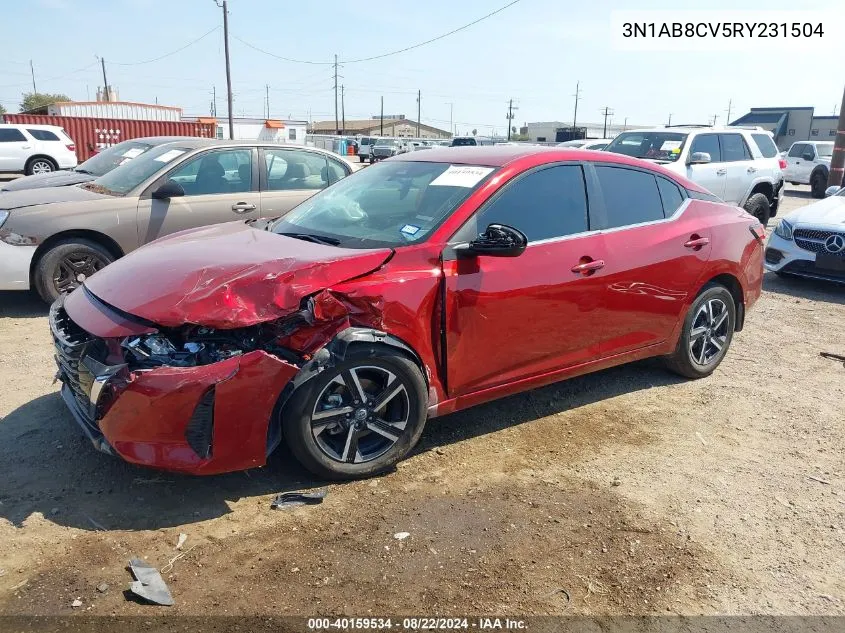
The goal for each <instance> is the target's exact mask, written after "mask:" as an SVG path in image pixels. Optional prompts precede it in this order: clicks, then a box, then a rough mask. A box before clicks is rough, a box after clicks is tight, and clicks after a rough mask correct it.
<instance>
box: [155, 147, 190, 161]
mask: <svg viewBox="0 0 845 633" xmlns="http://www.w3.org/2000/svg"><path fill="white" fill-rule="evenodd" d="M184 153H185V150H183V149H172V150H170V151H169V152H164V154H162V155H161V156H156V157H155V159H154V160H157V161H158V162H160V163H169V162H170V161H172V160H173V159H174V158H176V157H177V156H181V155H182V154H184Z"/></svg>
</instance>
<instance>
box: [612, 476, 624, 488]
mask: <svg viewBox="0 0 845 633" xmlns="http://www.w3.org/2000/svg"><path fill="white" fill-rule="evenodd" d="M610 485H611V486H621V485H622V480H621V479H619V477H618V476H617V477H614V478H613V480H612V481H611V482H610Z"/></svg>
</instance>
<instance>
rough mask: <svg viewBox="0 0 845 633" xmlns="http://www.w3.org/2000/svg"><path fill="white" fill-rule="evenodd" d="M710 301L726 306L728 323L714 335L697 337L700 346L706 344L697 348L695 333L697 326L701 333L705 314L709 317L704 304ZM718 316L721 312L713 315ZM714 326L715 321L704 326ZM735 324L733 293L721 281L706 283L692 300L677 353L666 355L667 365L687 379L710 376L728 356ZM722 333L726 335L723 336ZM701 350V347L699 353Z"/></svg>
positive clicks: (714, 332)
mask: <svg viewBox="0 0 845 633" xmlns="http://www.w3.org/2000/svg"><path fill="white" fill-rule="evenodd" d="M708 302H714V303H713V306H714V307H715V304H716V303H721V305H722V306H724V307H725V309H726V312H727V315H726V318H725V320H726V323H725V327H724V329H722V327H721V326H720V327H719V328H717V329H716V330H715V331H713V332H712V333H713V336H712V337H711V336H710V334H709V333H708V334H706V335H704V336H699V337H695V338H696V339H697V340H698V341H699V342H700V343H701V345H702V346H704V347H698V343H695V344H693V343H692V340H693V336H692V332H693V328H694V327H695V329H696V330H699V332H700V330H701V329H702V323H703V322H702V317H704V319H705V320H706V317H707V313H706V307H705V306H706V304H707V303H708ZM703 309H704V310H705V312H704V313H702V310H703ZM719 315H721V312H719V313H718V314H714V316H715V317H718V316H719ZM711 325H712V322H711V323H710V324H708V325H707V326H704V327H710V326H711ZM735 327H736V305H735V304H734V298H733V295H731V293H730V291H729V290H728V289H727V288H725V287H724V286H722V285H720V284H715V283H710V284H707V285H706V286H705V287H704V288H703V289H702V291H701V292H700V293H699V294H698V296H697V297H696V298H695V301H693V302H692V305H691V306H690V308H689V310H688V311H687V315H686V317H685V318H684V324H683V327H682V329H681V335H680V337H679V338H678V345H677V347H676V348H675V352H674V353H673V354H672V355H671V356H668V357H666V358H665V361H666V365H667V367H668V368H669V369H671V370H672V371H674V372H675V373H677V374H680V375H681V376H684V377H686V378H704V377H705V376H709V375H710V374H712V373H713V371H714V370H715V369H716V367H718V366H719V364H720V363H721V362H722V359H723V358H724V357H725V354H726V353H727V351H728V348H729V347H730V345H731V340H732V339H733V333H734V328H735ZM711 331H712V329H711ZM722 334H723V335H724V336H722ZM714 340H715V341H716V342H717V343H719V344H721V349H719V350H718V351H715V350H716V345H715V343H712V341H714ZM708 349H709V350H711V351H713V352H714V353H713V354H712V356H707V355H706V352H707V350H708ZM698 350H702V353H701V354H700V355H699V353H698ZM694 355H695V356H699V358H695V357H694ZM701 358H704V360H705V362H703V363H702V362H701Z"/></svg>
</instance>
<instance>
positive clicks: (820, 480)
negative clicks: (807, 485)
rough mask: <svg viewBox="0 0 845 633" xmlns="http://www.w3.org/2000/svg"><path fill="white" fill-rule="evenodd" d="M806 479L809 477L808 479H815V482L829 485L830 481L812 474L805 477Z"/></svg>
mask: <svg viewBox="0 0 845 633" xmlns="http://www.w3.org/2000/svg"><path fill="white" fill-rule="evenodd" d="M807 479H809V480H810V481H815V482H817V483H820V484H824V485H826V486H829V485H830V482H829V481H828V480H827V479H820V478H818V477H813V476H812V475H810V476H809V477H807Z"/></svg>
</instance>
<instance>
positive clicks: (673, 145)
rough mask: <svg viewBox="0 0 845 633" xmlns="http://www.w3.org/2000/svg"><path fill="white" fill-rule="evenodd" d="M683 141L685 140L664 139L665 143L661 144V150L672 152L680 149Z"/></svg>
mask: <svg viewBox="0 0 845 633" xmlns="http://www.w3.org/2000/svg"><path fill="white" fill-rule="evenodd" d="M681 143H683V141H663V145H661V146H660V151H661V152H672V151H674V150H676V149H680V148H681Z"/></svg>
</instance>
